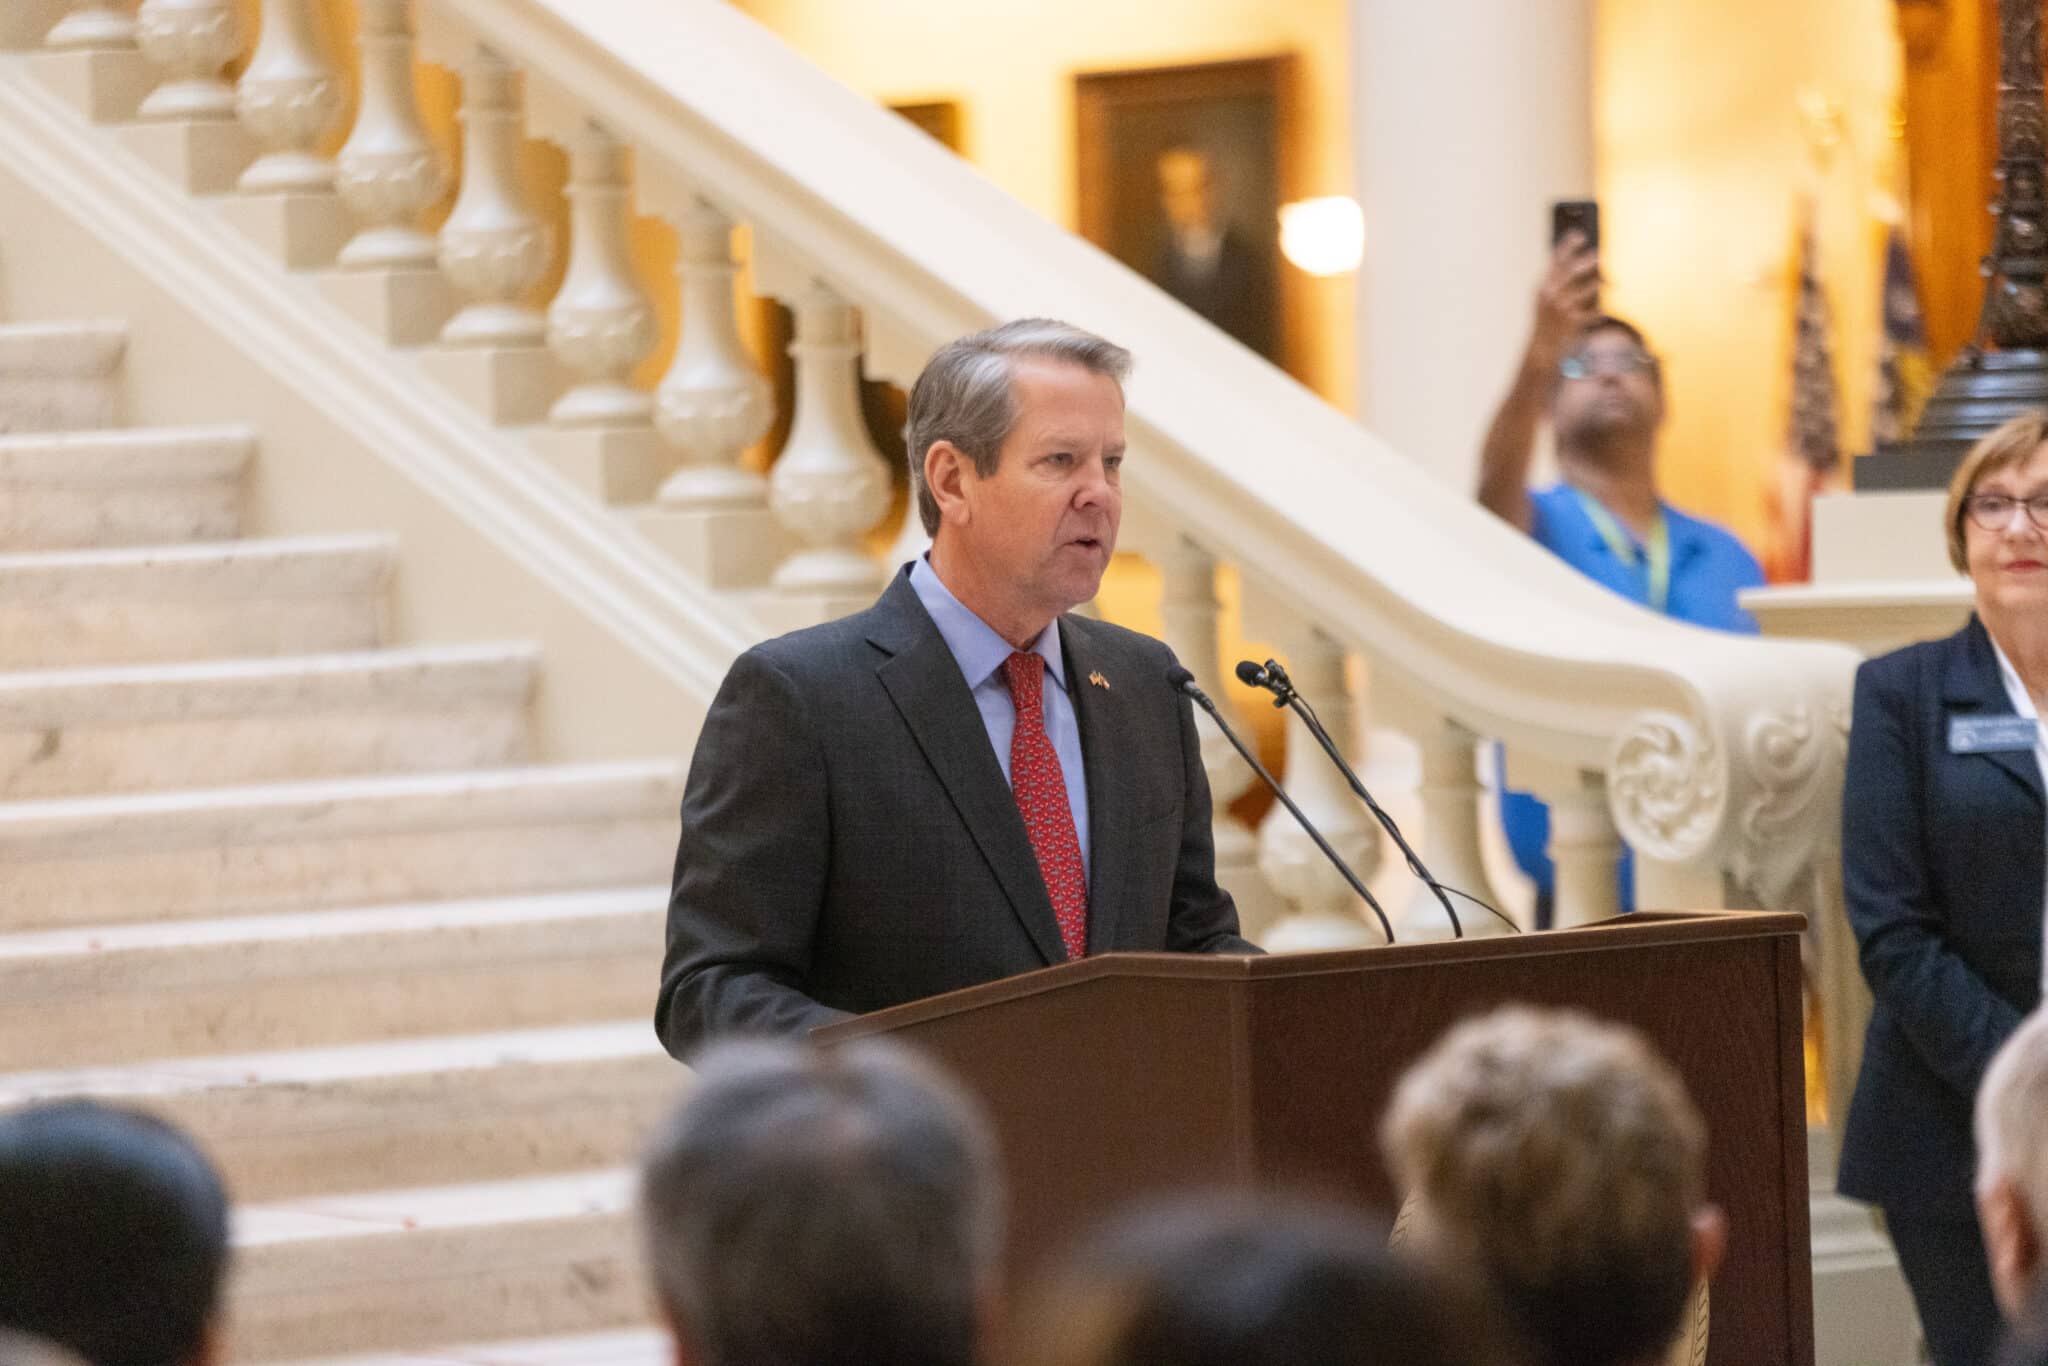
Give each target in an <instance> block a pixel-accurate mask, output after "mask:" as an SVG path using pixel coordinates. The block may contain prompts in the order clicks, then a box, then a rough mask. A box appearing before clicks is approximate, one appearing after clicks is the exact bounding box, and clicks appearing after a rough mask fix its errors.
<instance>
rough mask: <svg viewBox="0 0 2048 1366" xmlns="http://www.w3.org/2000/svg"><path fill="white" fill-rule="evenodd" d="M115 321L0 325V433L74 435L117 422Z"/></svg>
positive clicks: (118, 337) (118, 331)
mask: <svg viewBox="0 0 2048 1366" xmlns="http://www.w3.org/2000/svg"><path fill="white" fill-rule="evenodd" d="M127 349H128V329H127V327H126V326H124V325H123V324H121V323H116V322H79V323H4V324H0V432H75V431H87V430H91V429H92V428H96V427H113V426H118V425H119V423H120V408H121V404H120V370H121V358H122V356H123V355H124V354H125V353H126V352H127Z"/></svg>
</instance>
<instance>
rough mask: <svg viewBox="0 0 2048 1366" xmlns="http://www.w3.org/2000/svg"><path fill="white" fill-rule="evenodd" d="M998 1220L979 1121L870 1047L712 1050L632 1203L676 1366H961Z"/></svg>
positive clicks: (973, 1342)
mask: <svg viewBox="0 0 2048 1366" xmlns="http://www.w3.org/2000/svg"><path fill="white" fill-rule="evenodd" d="M1001 1203H1002V1200H1001V1186H1000V1178H999V1175H998V1169H997V1164H996V1155H995V1147H994V1143H993V1141H992V1140H991V1138H990V1136H989V1132H988V1129H987V1126H986V1124H985V1122H984V1120H983V1119H982V1117H981V1115H980V1112H979V1110H978V1109H977V1108H976V1107H975V1106H974V1105H973V1104H972V1103H971V1102H970V1101H969V1100H968V1099H967V1097H966V1096H965V1095H964V1094H963V1093H962V1092H961V1091H960V1090H959V1089H958V1088H957V1087H955V1086H954V1085H952V1084H951V1083H950V1082H948V1081H947V1080H945V1079H944V1078H943V1077H941V1076H940V1075H938V1073H937V1072H935V1071H934V1070H932V1069H931V1068H929V1067H928V1066H926V1065H924V1064H922V1063H921V1062H919V1061H918V1060H917V1059H916V1058H915V1057H913V1056H912V1055H910V1054H908V1053H906V1052H904V1051H902V1050H901V1049H899V1048H896V1047H894V1046H891V1045H887V1044H882V1043H856V1044H852V1045H850V1046H848V1047H845V1048H841V1049H835V1050H833V1051H830V1052H823V1051H819V1050H817V1049H813V1048H810V1047H808V1046H805V1045H799V1044H789V1043H770V1042H734V1043H727V1044H721V1045H716V1046H714V1047H713V1048H711V1049H710V1050H708V1051H706V1052H705V1053H704V1054H703V1055H702V1056H701V1057H700V1058H699V1059H698V1060H697V1063H696V1079H695V1082H694V1083H693V1085H692V1088H691V1091H690V1093H689V1095H688V1096H687V1097H686V1099H685V1100H684V1102H683V1104H682V1106H681V1107H680V1108H679V1109H678V1110H677V1111H676V1112H675V1113H674V1115H672V1116H671V1117H670V1118H669V1120H668V1121H667V1122H666V1123H665V1124H663V1125H662V1127H661V1128H660V1130H659V1131H658V1132H657V1134H656V1135H655V1138H654V1142H653V1144H652V1146H651V1148H650V1149H649V1151H648V1154H647V1157H646V1161H645V1165H644V1170H643V1172H642V1184H641V1212H642V1220H643V1227H644V1232H645V1235H646V1241H647V1248H648V1253H649V1263H650V1265H651V1266H652V1268H653V1272H654V1280H655V1289H656V1294H657V1296H658V1298H659V1300H660V1302H661V1306H662V1309H663V1311H664V1313H665V1315H666V1317H667V1319H668V1321H669V1324H670V1326H671V1328H672V1329H673V1330H674V1333H675V1337H676V1344H677V1359H678V1360H679V1361H680V1362H682V1363H685V1366H856V1364H857V1363H869V1362H882V1361H886V1362H892V1363H901V1364H902V1366H968V1363H970V1362H972V1361H974V1360H975V1359H976V1354H977V1351H978V1349H979V1346H980V1335H981V1332H982V1329H983V1326H984V1324H985V1322H986V1315H987V1313H988V1311H989V1306H990V1305H991V1304H992V1302H993V1293H994V1286H995V1280H996V1267H997V1257H998V1253H999V1250H1000V1244H1001V1242H1002V1210H1001Z"/></svg>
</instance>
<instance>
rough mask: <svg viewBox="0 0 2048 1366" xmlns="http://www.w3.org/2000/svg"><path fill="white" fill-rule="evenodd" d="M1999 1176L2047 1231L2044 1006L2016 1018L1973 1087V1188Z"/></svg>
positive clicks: (2047, 1020)
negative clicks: (2008, 1035) (2016, 1025)
mask: <svg viewBox="0 0 2048 1366" xmlns="http://www.w3.org/2000/svg"><path fill="white" fill-rule="evenodd" d="M2000 1179H2009V1180H2010V1181H2011V1182H2012V1183H2013V1185H2015V1186H2016V1187H2018V1188H2019V1194H2020V1200H2021V1203H2023V1204H2024V1205H2025V1206H2026V1210H2027V1216H2028V1217H2029V1218H2031V1219H2032V1220H2033V1221H2034V1228H2035V1229H2036V1230H2037V1231H2038V1232H2043V1233H2048V1011H2043V1010H2036V1011H2035V1012H2034V1013H2033V1014H2032V1015H2029V1016H2028V1017H2027V1018H2026V1019H2025V1020H2023V1021H2021V1023H2020V1027H2019V1028H2018V1029H2017V1030H2015V1031H2013V1036H2012V1037H2011V1038H2010V1039H2007V1040H2006V1041H2005V1044H2004V1046H2003V1047H2001V1048H2000V1049H1999V1050H1998V1052H1997V1054H1996V1055H1995V1056H1994V1057H1993V1058H1992V1059H1991V1065H1990V1066H1989V1067H1987V1068H1986V1069H1985V1070H1984V1083H1983V1085H1982V1086H1980V1087H1978V1088H1977V1189H1978V1190H1980V1191H1981V1190H1986V1189H1988V1188H1989V1187H1991V1186H1992V1185H1993V1184H1995V1183H1996V1182H1997V1181H1999V1180H2000Z"/></svg>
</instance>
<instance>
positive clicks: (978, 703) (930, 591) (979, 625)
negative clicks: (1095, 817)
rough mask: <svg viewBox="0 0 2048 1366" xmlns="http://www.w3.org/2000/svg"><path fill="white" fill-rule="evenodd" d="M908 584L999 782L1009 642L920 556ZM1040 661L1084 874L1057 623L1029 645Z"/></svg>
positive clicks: (1077, 772)
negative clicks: (991, 751)
mask: <svg viewBox="0 0 2048 1366" xmlns="http://www.w3.org/2000/svg"><path fill="white" fill-rule="evenodd" d="M910 588H911V591H912V592H914V593H916V594H917V600H918V601H919V602H921V603H923V604H924V610H925V611H926V612H928V613H930V614H931V619H932V623H933V624H934V625H936V626H937V627H938V628H939V635H940V637H941V638H943V639H944V640H945V642H946V648H947V649H949V650H951V651H952V652H953V662H954V663H956V664H958V665H959V666H960V674H961V676H962V677H963V678H965V679H966V680H967V689H968V691H969V692H971V693H973V694H974V705H975V707H976V708H978V709H979V710H980V712H981V724H982V727H983V728H984V729H985V730H987V731H988V742H989V743H990V744H991V745H994V746H995V751H996V762H997V763H999V764H1001V765H1002V766H1003V781H1004V782H1009V781H1010V738H1011V736H1012V735H1013V734H1015V732H1016V729H1017V707H1016V704H1015V703H1014V702H1013V701H1011V699H1010V685H1009V683H1008V682H1007V681H1006V680H1005V679H1004V677H1003V661H1004V660H1006V659H1008V658H1009V657H1010V656H1011V655H1012V654H1013V653H1015V647H1013V646H1012V645H1011V644H1010V642H1009V641H1007V640H1004V639H1003V638H1002V636H1000V635H998V634H997V633H996V630H995V628H994V627H992V626H990V625H989V624H988V623H987V622H985V621H983V620H982V619H981V618H980V617H978V616H976V615H974V613H973V611H971V610H970V609H969V608H968V607H967V605H966V604H965V603H963V602H961V601H960V599H958V598H956V597H954V596H953V593H952V590H951V589H949V588H947V587H946V585H945V584H943V583H941V582H939V576H938V575H937V574H936V573H934V572H933V571H932V566H931V562H930V561H929V560H928V559H927V558H926V557H925V556H923V555H920V556H918V557H917V561H916V563H914V564H912V565H911V567H910ZM1031 651H1032V653H1033V654H1036V655H1037V656H1038V657H1039V658H1040V659H1043V660H1044V661H1045V733H1046V735H1047V736H1049V737H1050V738H1051V740H1052V748H1053V753H1055V754H1057V755H1058V756H1059V760H1060V776H1061V777H1062V778H1064V779H1066V783H1067V807H1068V809H1069V810H1071V811H1072V812H1073V813H1074V834H1075V836H1076V837H1077V838H1078V839H1079V840H1080V842H1081V874H1082V876H1083V877H1086V876H1088V873H1089V863H1088V779H1087V776H1086V774H1084V773H1083V772H1082V769H1081V723H1080V721H1079V719H1078V718H1076V716H1075V715H1074V700H1073V697H1072V696H1071V695H1070V693H1069V692H1068V688H1067V668H1066V659H1065V656H1064V655H1063V654H1062V653H1061V651H1060V624H1059V622H1057V621H1055V622H1053V623H1052V624H1051V625H1050V626H1047V627H1046V628H1045V630H1043V631H1041V632H1040V633H1039V636H1038V640H1037V642H1036V643H1034V644H1033V645H1032V647H1031Z"/></svg>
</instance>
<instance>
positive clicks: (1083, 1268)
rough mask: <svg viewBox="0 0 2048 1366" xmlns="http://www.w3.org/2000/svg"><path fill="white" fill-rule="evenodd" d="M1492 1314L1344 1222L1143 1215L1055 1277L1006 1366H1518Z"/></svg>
mask: <svg viewBox="0 0 2048 1366" xmlns="http://www.w3.org/2000/svg"><path fill="white" fill-rule="evenodd" d="M1518 1360H1519V1359H1518V1358H1514V1357H1511V1356H1509V1355H1507V1354H1506V1349H1505V1347H1504V1346H1503V1344H1502V1341H1501V1335H1500V1333H1499V1330H1498V1329H1497V1328H1495V1327H1493V1326H1492V1318H1491V1316H1490V1314H1489V1312H1488V1310H1487V1307H1486V1305H1485V1304H1484V1302H1483V1301H1480V1300H1478V1299H1476V1298H1475V1297H1473V1296H1472V1295H1471V1293H1470V1292H1469V1291H1467V1290H1466V1289H1465V1288H1463V1287H1461V1286H1459V1285H1457V1284H1455V1283H1453V1282H1450V1281H1447V1280H1445V1279H1443V1278H1442V1277H1441V1276H1439V1275H1438V1274H1437V1273H1436V1272H1433V1271H1430V1270H1427V1269H1424V1268H1421V1267H1418V1266H1411V1265H1409V1264H1406V1263H1404V1262H1402V1261H1400V1260H1398V1259H1397V1258H1396V1257H1395V1256H1394V1255H1393V1254H1392V1253H1390V1252H1389V1251H1388V1250H1387V1246H1386V1238H1385V1236H1384V1233H1383V1231H1382V1230H1380V1229H1378V1228H1375V1227H1374V1226H1373V1225H1372V1224H1370V1223H1369V1222H1367V1221H1366V1220H1365V1219H1364V1218H1363V1217H1362V1216H1360V1215H1357V1214H1355V1213H1352V1212H1351V1211H1349V1210H1345V1209H1342V1208H1338V1207H1329V1206H1320V1205H1313V1204H1309V1203H1307V1202H1305V1201H1297V1200H1288V1199H1282V1200H1278V1201H1275V1200H1273V1199H1272V1198H1271V1197H1259V1198H1257V1200H1256V1203H1255V1202H1254V1197H1251V1196H1209V1197H1195V1198H1182V1199H1176V1200H1168V1201H1164V1202H1155V1203H1150V1204H1145V1205H1141V1206H1139V1207H1137V1208H1136V1209H1133V1210H1131V1211H1129V1212H1127V1213H1126V1214H1124V1215H1122V1216H1120V1217H1118V1218H1115V1219H1113V1220H1111V1221H1110V1222H1109V1223H1108V1224H1107V1225H1105V1226H1104V1227H1103V1228H1102V1229H1101V1230H1099V1231H1098V1232H1097V1233H1096V1234H1095V1235H1094V1236H1093V1237H1091V1238H1090V1239H1089V1240H1087V1241H1086V1242H1085V1243H1084V1244H1083V1245H1082V1246H1081V1248H1080V1249H1079V1250H1078V1251H1076V1252H1075V1253H1074V1254H1072V1255H1070V1256H1069V1257H1067V1258H1066V1259H1065V1260H1063V1261H1062V1262H1060V1263H1058V1264H1057V1265H1056V1267H1055V1268H1054V1270H1053V1271H1052V1272H1051V1273H1050V1274H1049V1275H1048V1276H1046V1277H1045V1278H1044V1280H1043V1282H1042V1283H1041V1284H1040V1285H1039V1286H1038V1287H1037V1289H1036V1291H1035V1292H1034V1294H1033V1295H1032V1296H1031V1297H1030V1298H1029V1299H1028V1300H1027V1301H1025V1305H1024V1308H1023V1310H1022V1312H1020V1314H1019V1315H1018V1317H1017V1319H1016V1320H1015V1321H1014V1323H1013V1324H1012V1327H1011V1343H1010V1350H1009V1352H1008V1353H1007V1355H1006V1357H1005V1366H1299V1364H1300V1363H1308V1362H1313V1363H1316V1366H1390V1364H1391V1363H1400V1366H1512V1363H1514V1362H1516V1361H1518Z"/></svg>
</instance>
